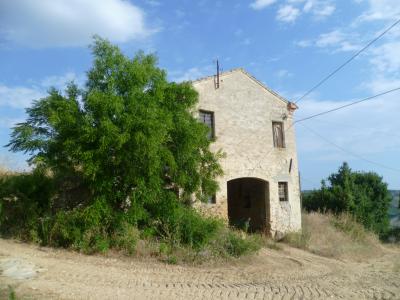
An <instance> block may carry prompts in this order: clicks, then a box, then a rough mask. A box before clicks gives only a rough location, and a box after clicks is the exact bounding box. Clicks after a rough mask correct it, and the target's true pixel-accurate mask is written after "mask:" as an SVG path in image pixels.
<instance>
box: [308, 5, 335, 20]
mask: <svg viewBox="0 0 400 300" xmlns="http://www.w3.org/2000/svg"><path fill="white" fill-rule="evenodd" d="M335 10H336V7H335V6H334V5H331V4H324V5H323V6H321V7H320V8H318V9H315V10H313V13H314V15H315V16H317V17H319V18H325V17H328V16H330V15H331V14H333V12H334V11H335Z"/></svg>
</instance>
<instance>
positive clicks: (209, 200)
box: [207, 195, 217, 204]
mask: <svg viewBox="0 0 400 300" xmlns="http://www.w3.org/2000/svg"><path fill="white" fill-rule="evenodd" d="M207 203H208V204H215V203H217V199H216V197H215V195H212V196H208V197H207Z"/></svg>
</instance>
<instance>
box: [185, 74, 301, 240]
mask: <svg viewBox="0 0 400 300" xmlns="http://www.w3.org/2000/svg"><path fill="white" fill-rule="evenodd" d="M192 84H193V86H194V88H195V89H196V90H197V91H198V93H199V103H198V110H197V113H198V118H199V120H200V121H201V122H204V123H205V124H206V125H208V126H209V127H210V138H213V139H215V142H214V143H213V144H212V149H213V150H214V151H216V150H219V149H221V150H222V151H223V152H224V153H225V155H226V157H225V158H223V159H222V160H221V165H222V167H223V169H224V175H223V176H222V177H221V178H219V179H218V182H219V186H220V190H219V191H218V192H217V194H216V195H212V196H210V197H209V200H208V203H207V204H199V206H200V207H199V208H200V209H201V210H205V211H207V212H209V213H211V214H216V215H219V216H222V217H223V218H225V219H228V220H229V222H230V223H231V224H242V225H243V224H248V226H249V228H250V229H251V230H263V231H265V232H267V233H269V234H271V235H272V236H280V235H281V234H282V233H285V232H288V231H296V230H299V229H300V228H301V204H300V182H299V172H298V162H297V152H296V138H295V131H294V127H293V126H292V124H293V112H294V111H295V109H296V108H297V106H296V105H295V104H294V103H291V102H289V101H287V100H286V99H284V98H282V97H281V96H279V95H278V94H277V93H275V92H274V91H272V90H270V89H269V88H268V87H266V86H265V85H264V84H262V83H261V82H260V81H258V80H257V79H255V78H254V77H253V76H251V75H250V74H248V73H247V72H246V71H245V70H243V69H234V70H231V71H227V72H223V73H221V74H218V75H215V76H210V77H206V78H202V79H199V80H196V81H193V82H192Z"/></svg>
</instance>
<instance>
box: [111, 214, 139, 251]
mask: <svg viewBox="0 0 400 300" xmlns="http://www.w3.org/2000/svg"><path fill="white" fill-rule="evenodd" d="M139 236H140V232H139V230H138V229H137V228H136V227H135V226H133V225H131V224H129V223H127V222H123V223H122V224H121V225H120V226H119V227H118V229H117V230H116V231H115V232H114V233H113V235H112V239H111V243H112V246H114V247H115V248H117V249H118V250H121V251H124V252H125V253H126V254H129V255H132V254H134V253H135V252H136V245H137V242H138V240H139Z"/></svg>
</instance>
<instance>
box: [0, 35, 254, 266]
mask: <svg viewBox="0 0 400 300" xmlns="http://www.w3.org/2000/svg"><path fill="white" fill-rule="evenodd" d="M92 52H93V56H94V61H93V66H92V68H91V69H90V70H89V72H88V73H87V77H88V78H87V82H86V85H85V87H84V88H82V89H79V88H78V87H77V86H76V85H75V84H74V83H70V84H69V86H68V87H67V89H66V90H65V91H64V92H61V91H58V90H56V89H54V88H53V89H51V90H50V91H49V93H48V96H47V97H45V98H43V99H39V100H36V101H34V102H33V105H32V106H31V107H30V108H27V109H26V112H27V115H28V117H27V119H26V121H25V122H23V123H20V124H17V126H16V127H15V128H14V129H13V132H12V135H11V140H10V143H9V144H8V146H9V147H10V149H11V150H12V151H23V152H25V153H28V154H29V155H30V159H29V162H30V163H31V164H32V165H33V166H34V169H33V172H32V173H29V174H11V175H5V176H3V177H2V178H1V179H0V233H1V234H10V235H13V236H20V237H23V238H25V239H28V240H31V241H34V242H37V243H40V244H42V245H50V246H55V247H65V248H72V249H76V250H79V251H82V252H85V253H93V252H105V251H107V250H108V249H109V248H110V247H113V248H116V249H119V250H121V251H123V252H125V253H127V254H133V253H135V252H136V249H137V247H138V244H139V241H140V239H142V240H147V241H149V243H155V244H157V243H158V244H160V246H159V254H160V255H167V256H168V259H169V261H170V263H174V262H176V258H174V255H173V252H174V251H177V249H190V251H192V253H200V252H202V251H203V252H204V251H205V249H208V248H210V247H211V246H212V245H217V244H218V247H219V249H220V250H218V251H220V253H224V255H225V254H226V255H227V256H235V257H236V256H240V255H242V254H245V253H249V252H251V251H255V250H256V249H258V246H257V245H258V244H257V243H256V242H255V240H252V239H251V238H249V237H246V238H244V237H241V236H240V234H239V233H237V232H230V231H229V230H228V229H227V228H226V226H225V225H224V224H223V222H222V221H221V220H218V219H215V218H211V217H205V216H202V215H201V214H199V213H198V212H197V211H195V210H194V209H193V208H191V207H190V206H189V205H188V204H191V203H192V201H193V196H195V198H196V199H195V200H198V201H203V200H205V199H206V198H207V197H206V195H212V194H214V193H215V192H216V190H217V188H218V186H217V182H216V180H215V178H216V177H217V176H219V175H221V174H222V169H221V167H220V165H219V163H218V159H219V158H220V157H221V156H222V153H221V152H217V153H216V154H214V153H213V152H211V151H210V149H209V148H210V147H209V146H210V143H211V142H212V141H210V140H209V139H208V138H207V133H208V128H207V126H205V125H204V124H201V123H200V122H198V120H197V119H196V118H195V117H194V116H193V113H192V111H193V109H194V108H195V105H196V103H197V101H198V95H197V92H196V91H195V90H194V89H193V87H192V86H191V84H190V83H187V82H185V83H174V82H168V81H167V79H166V73H165V71H163V70H162V69H160V68H158V67H157V65H156V62H157V59H156V57H155V56H153V55H145V54H143V53H142V52H139V53H137V54H136V55H135V56H134V58H132V59H131V58H129V57H127V56H125V55H124V54H123V53H122V52H121V51H120V50H119V49H118V48H117V47H116V46H113V45H111V44H110V43H109V42H108V41H106V40H103V39H101V38H98V37H96V38H95V41H94V44H93V45H92ZM222 232H225V233H224V234H221V233H222Z"/></svg>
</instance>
